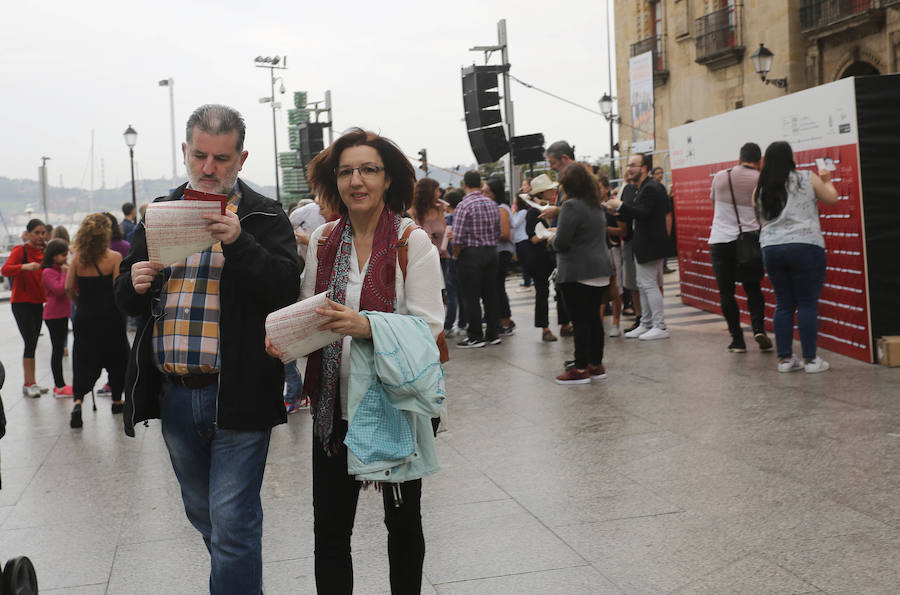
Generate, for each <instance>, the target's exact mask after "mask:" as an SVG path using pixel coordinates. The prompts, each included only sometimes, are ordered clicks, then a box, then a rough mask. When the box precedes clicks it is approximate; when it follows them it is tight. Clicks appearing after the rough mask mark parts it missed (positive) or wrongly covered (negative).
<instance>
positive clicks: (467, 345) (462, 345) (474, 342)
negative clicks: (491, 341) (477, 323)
mask: <svg viewBox="0 0 900 595" xmlns="http://www.w3.org/2000/svg"><path fill="white" fill-rule="evenodd" d="M485 345H486V343H485V342H484V339H466V340H465V341H460V342H459V343H457V344H456V346H457V347H458V348H459V349H472V348H473V347H484V346H485Z"/></svg>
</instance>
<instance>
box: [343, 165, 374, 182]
mask: <svg viewBox="0 0 900 595" xmlns="http://www.w3.org/2000/svg"><path fill="white" fill-rule="evenodd" d="M355 171H358V172H359V175H360V176H362V177H363V178H365V179H372V178H374V177H376V176H377V175H378V174H380V173H381V172H383V171H384V167H383V166H381V165H375V164H372V163H367V164H365V165H360V166H359V167H336V168H335V169H334V177H336V178H337V179H338V180H340V181H347V180H349V179H350V178H352V177H353V172H355Z"/></svg>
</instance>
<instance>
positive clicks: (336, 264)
mask: <svg viewBox="0 0 900 595" xmlns="http://www.w3.org/2000/svg"><path fill="white" fill-rule="evenodd" d="M399 230H400V216H399V215H397V214H395V213H393V212H392V211H391V210H390V209H388V208H387V207H386V206H385V208H384V210H383V211H382V212H381V217H379V219H378V224H377V225H376V228H375V237H374V238H373V239H372V255H371V256H370V257H369V266H368V268H367V269H366V274H365V277H364V278H363V285H362V292H361V294H360V298H359V309H360V311H363V310H374V311H378V312H393V311H394V301H395V299H396V288H395V286H394V282H395V280H396V276H397V236H398V232H399ZM352 246H353V228H352V226H351V225H350V220H349V219H348V218H347V215H344V216H343V217H341V219H340V220H339V221H338V222H337V224H336V225H335V226H334V229H332V231H331V234H329V236H328V240H326V242H325V245H324V246H323V247H322V257H321V258H320V259H319V262H318V266H317V268H316V291H315V292H316V293H317V294H318V293H321V292H323V291H325V290H327V291H328V296H329V297H330V298H331V299H332V300H333V301H335V302H338V303H339V304H346V300H347V279H348V276H349V272H350V265H351V262H350V253H351V248H352ZM342 347H343V338H341V339H338V340H337V341H335V342H334V343H331V344H330V345H326V346H325V347H323V348H322V349H320V350H318V351H316V352H314V353H311V354H310V355H309V359H308V360H307V363H306V376H305V377H304V380H305V381H304V383H303V392H304V396H307V397H309V399H310V407H311V408H312V415H313V433H314V435H315V436H316V437H317V438H318V439H319V441H320V442H321V443H322V445H323V447H324V449H325V453H326V454H328V455H329V456H330V455H333V454H334V453H335V452H337V451H338V450H340V446H341V440H342V439H343V437H342V436H338V435H336V434H335V433H334V431H333V430H334V416H335V412H337V415H340V385H339V380H340V374H341V352H342Z"/></svg>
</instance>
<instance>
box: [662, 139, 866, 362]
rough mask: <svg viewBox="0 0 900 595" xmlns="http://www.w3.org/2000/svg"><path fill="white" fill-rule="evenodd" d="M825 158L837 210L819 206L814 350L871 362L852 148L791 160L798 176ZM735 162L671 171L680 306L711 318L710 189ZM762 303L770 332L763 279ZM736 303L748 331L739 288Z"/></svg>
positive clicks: (768, 293)
mask: <svg viewBox="0 0 900 595" xmlns="http://www.w3.org/2000/svg"><path fill="white" fill-rule="evenodd" d="M824 157H831V158H832V159H834V163H835V166H836V168H837V169H836V170H835V171H833V172H832V180H833V181H834V185H835V187H836V188H837V190H838V193H839V194H840V200H839V201H838V203H837V204H836V205H826V204H823V203H821V202H820V203H819V221H820V223H821V225H822V233H823V234H824V236H825V250H826V255H827V272H826V277H825V287H824V289H823V290H822V296H821V297H820V299H819V346H820V347H822V348H824V349H829V350H831V351H836V352H838V353H842V354H844V355H848V356H850V357H853V358H856V359H860V360H863V361H867V362H870V361H872V346H871V344H870V341H869V337H870V333H869V322H868V320H869V315H868V311H867V304H868V298H867V295H866V286H867V284H866V271H865V257H864V253H863V237H862V212H861V209H860V197H859V164H858V162H857V147H856V145H855V144H852V145H842V146H838V147H829V148H825V149H815V150H812V151H800V152H797V153H795V155H794V160H795V161H796V162H797V168H798V169H810V170H813V171H815V169H816V166H815V159H816V158H824ZM735 163H736V162H735V161H726V162H722V163H718V164H714V165H703V166H697V167H689V168H682V169H675V170H673V171H672V186H673V191H674V195H675V219H676V221H677V222H678V268H679V274H680V277H681V300H682V301H683V302H684V303H685V304H689V305H691V306H695V307H697V308H701V309H703V310H707V311H710V312H716V313H721V308H720V307H719V292H718V289H717V288H716V279H715V276H714V275H713V270H712V265H711V264H710V259H709V244H708V243H707V240H708V238H709V228H710V225H711V224H712V217H713V205H712V201H710V199H709V188H710V184H711V183H712V177H713V175H714V174H715V173H716V172H717V171H719V170H720V169H725V168H727V167H731V166H732V165H734V164H735ZM763 296H764V297H765V299H766V326H767V327H768V328H769V329H770V330H771V329H772V314H773V312H774V310H775V294H774V293H773V292H772V286H771V285H770V284H769V280H768V278H765V279H764V280H763ZM737 300H738V306H739V307H740V309H741V320H743V321H744V322H745V323H747V324H749V322H750V315H749V313H748V312H747V299H746V297H745V295H744V292H743V288H740V286H739V287H738V290H737ZM795 336H796V333H795Z"/></svg>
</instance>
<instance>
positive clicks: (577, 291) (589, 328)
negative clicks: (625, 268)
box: [558, 282, 606, 370]
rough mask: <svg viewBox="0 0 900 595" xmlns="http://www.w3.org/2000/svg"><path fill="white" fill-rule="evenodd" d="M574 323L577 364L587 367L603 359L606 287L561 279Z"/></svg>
mask: <svg viewBox="0 0 900 595" xmlns="http://www.w3.org/2000/svg"><path fill="white" fill-rule="evenodd" d="M558 287H559V288H560V289H562V292H563V297H565V299H566V306H568V308H569V314H571V315H572V323H573V324H574V325H575V367H576V368H578V369H579V370H584V369H585V368H587V367H588V365H592V366H599V365H600V364H602V363H603V319H602V318H601V317H600V304H601V303H602V302H603V293H604V290H605V289H606V288H605V287H593V286H591V285H584V284H582V283H577V282H575V283H560V284H559V285H558Z"/></svg>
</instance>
